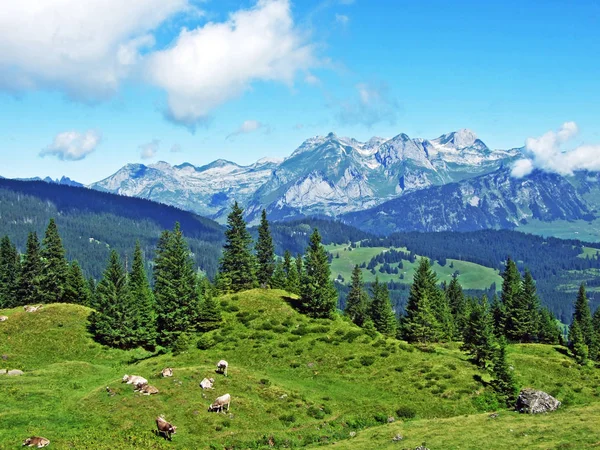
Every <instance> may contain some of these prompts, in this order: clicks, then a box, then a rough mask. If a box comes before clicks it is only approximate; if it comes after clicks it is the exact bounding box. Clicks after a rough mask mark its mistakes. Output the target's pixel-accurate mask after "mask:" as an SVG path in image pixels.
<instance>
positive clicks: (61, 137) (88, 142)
mask: <svg viewBox="0 0 600 450" xmlns="http://www.w3.org/2000/svg"><path fill="white" fill-rule="evenodd" d="M100 141H101V136H100V133H98V132H96V131H93V130H88V131H86V132H85V133H79V132H77V131H65V132H64V133H59V134H57V135H56V137H55V138H54V142H52V144H50V145H49V146H47V147H46V148H44V149H43V150H42V151H41V152H40V156H48V155H51V156H56V157H57V158H58V159H60V160H61V161H79V160H81V159H84V158H85V157H86V156H87V155H89V154H90V153H92V152H93V151H94V150H96V147H98V144H100Z"/></svg>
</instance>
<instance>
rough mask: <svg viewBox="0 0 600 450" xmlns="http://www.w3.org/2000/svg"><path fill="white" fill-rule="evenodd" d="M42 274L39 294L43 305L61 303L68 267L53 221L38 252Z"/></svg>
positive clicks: (49, 224) (51, 220) (52, 220)
mask: <svg viewBox="0 0 600 450" xmlns="http://www.w3.org/2000/svg"><path fill="white" fill-rule="evenodd" d="M40 257H41V260H42V272H41V277H40V293H41V295H42V299H43V301H44V303H53V302H62V301H63V296H64V292H65V287H66V283H67V275H68V272H69V266H68V263H67V259H66V258H65V249H64V248H63V245H62V241H61V239H60V235H59V234H58V227H57V226H56V222H55V221H54V219H50V222H49V223H48V227H47V228H46V235H45V236H44V240H43V241H42V249H41V250H40Z"/></svg>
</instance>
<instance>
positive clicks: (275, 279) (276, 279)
mask: <svg viewBox="0 0 600 450" xmlns="http://www.w3.org/2000/svg"><path fill="white" fill-rule="evenodd" d="M287 284H288V279H287V276H286V275H285V270H284V266H283V264H281V262H280V261H277V262H276V263H275V271H274V272H273V276H272V277H271V287H272V288H273V289H287Z"/></svg>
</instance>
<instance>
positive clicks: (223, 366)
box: [217, 359, 229, 376]
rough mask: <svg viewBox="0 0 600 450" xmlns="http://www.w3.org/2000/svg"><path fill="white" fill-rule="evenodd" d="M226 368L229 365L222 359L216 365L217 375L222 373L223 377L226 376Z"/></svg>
mask: <svg viewBox="0 0 600 450" xmlns="http://www.w3.org/2000/svg"><path fill="white" fill-rule="evenodd" d="M228 366H229V364H228V363H227V361H225V360H224V359H222V360H221V361H219V362H218V363H217V373H222V374H224V375H225V376H227V367H228Z"/></svg>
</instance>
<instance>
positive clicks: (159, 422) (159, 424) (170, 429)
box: [156, 416, 177, 440]
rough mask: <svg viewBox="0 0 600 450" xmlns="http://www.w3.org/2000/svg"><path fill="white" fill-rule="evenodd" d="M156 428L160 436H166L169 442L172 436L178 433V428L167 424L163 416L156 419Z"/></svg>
mask: <svg viewBox="0 0 600 450" xmlns="http://www.w3.org/2000/svg"><path fill="white" fill-rule="evenodd" d="M156 428H158V434H159V435H160V434H162V435H164V436H165V437H166V438H167V439H168V440H171V435H172V434H175V433H176V432H177V427H174V426H173V425H171V424H170V423H169V422H167V421H166V420H165V419H164V417H163V416H158V417H157V418H156Z"/></svg>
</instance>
